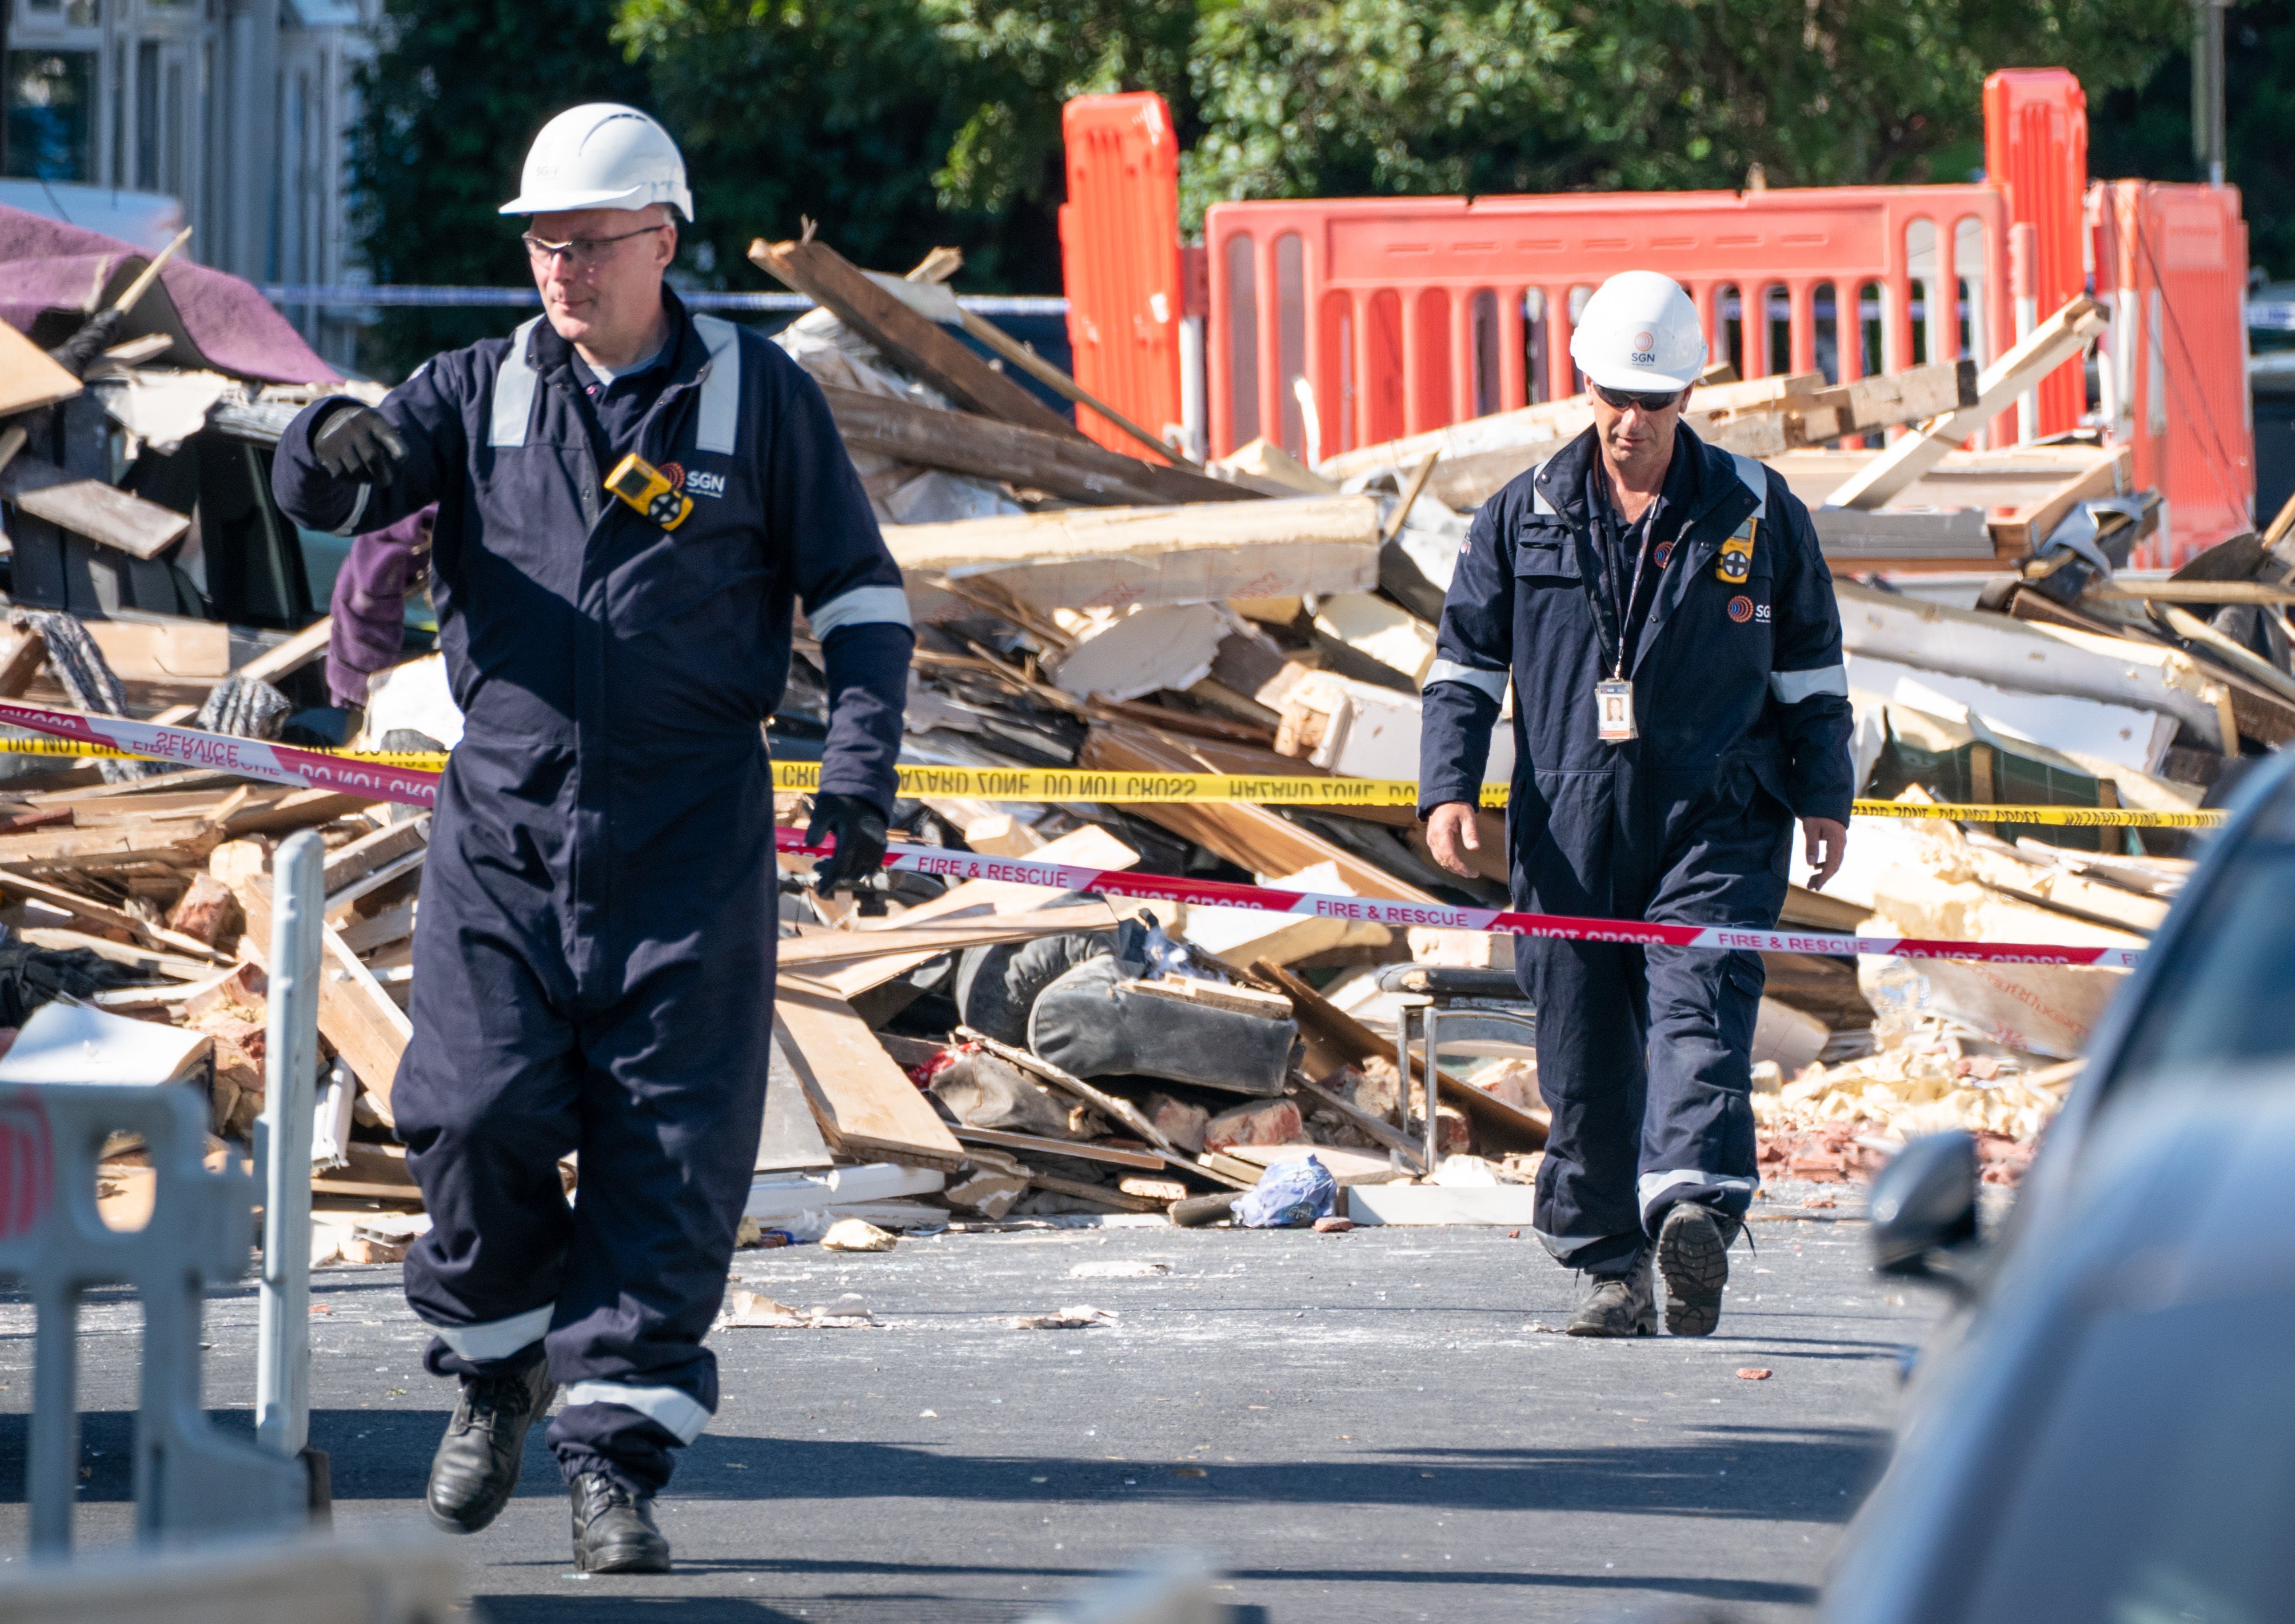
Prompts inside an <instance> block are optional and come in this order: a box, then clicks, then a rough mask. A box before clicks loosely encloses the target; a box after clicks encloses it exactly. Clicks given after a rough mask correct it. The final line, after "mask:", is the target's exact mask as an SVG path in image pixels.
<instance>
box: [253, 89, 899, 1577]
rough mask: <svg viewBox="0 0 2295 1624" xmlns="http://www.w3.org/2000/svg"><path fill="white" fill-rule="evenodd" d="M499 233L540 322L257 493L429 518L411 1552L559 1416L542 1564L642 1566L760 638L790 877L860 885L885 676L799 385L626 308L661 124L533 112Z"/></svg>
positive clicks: (733, 1026)
mask: <svg viewBox="0 0 2295 1624" xmlns="http://www.w3.org/2000/svg"><path fill="white" fill-rule="evenodd" d="M502 213H504V214H506V215H529V216H533V218H532V221H531V224H530V227H529V229H528V231H527V234H526V237H525V243H526V249H527V256H528V258H529V259H530V261H531V263H532V266H533V270H534V277H535V285H536V286H537V287H538V288H539V289H540V290H541V291H542V296H543V314H542V315H540V316H537V317H535V319H534V320H532V321H529V322H526V323H525V324H524V325H523V326H521V327H520V328H519V330H518V331H516V332H515V333H514V334H512V335H511V336H510V338H509V339H489V340H486V341H485V342H482V343H479V344H476V345H473V346H471V347H470V348H468V349H462V350H456V351H453V352H452V353H450V354H446V355H439V356H437V357H435V358H434V359H433V360H431V361H430V362H429V363H426V364H425V365H424V366H422V367H421V369H419V370H418V371H417V372H416V373H415V374H414V376H413V377H412V378H410V379H408V380H407V381H406V382H405V383H404V384H403V385H401V386H400V387H399V388H397V389H396V390H394V391H393V392H392V393H391V395H390V396H389V397H388V399H387V400H385V401H384V402H383V404H381V405H380V407H378V408H373V409H369V408H367V407H364V406H362V405H359V404H356V403H355V402H352V401H348V400H345V399H341V398H336V399H330V400H323V401H321V402H318V403H317V404H314V405H313V406H312V407H311V408H310V409H309V410H308V411H306V412H304V413H303V414H302V416H300V417H299V418H298V419H297V420H296V421H295V423H294V425H293V426H292V427H291V428H290V430H289V431H288V434H287V436H286V437H285V438H284V439H283V440H282V442H281V445H280V448H279V454H278V459H277V462H276V464H275V469H274V487H275V489H276V492H277V494H278V497H279V500H280V503H281V505H282V507H283V508H285V509H286V510H287V511H288V512H289V513H290V515H292V516H293V517H294V518H295V519H296V520H297V521H298V523H301V524H306V525H309V526H313V527H314V528H319V529H325V530H331V531H333V532H335V533H337V534H339V535H349V534H352V533H354V532H356V531H371V530H373V529H375V528H377V527H378V526H388V525H390V524H393V523H395V522H396V521H397V520H399V519H401V518H405V517H406V516H407V515H409V514H412V513H413V512H415V511H416V510H419V509H421V508H422V507H424V506H425V505H427V504H429V503H432V502H436V503H437V519H436V522H435V527H434V530H433V535H432V543H431V584H432V593H433V598H434V600H435V602H436V605H437V612H438V622H439V636H440V641H441V644H442V645H443V647H444V649H445V654H446V660H447V666H448V672H449V675H450V677H451V680H452V681H453V690H454V697H455V699H456V701H457V702H458V703H459V704H460V705H461V707H462V710H463V712H464V714H465V718H466V720H465V731H464V734H463V738H462V741H461V745H460V746H459V747H457V748H456V749H455V751H454V753H453V758H452V760H451V762H450V763H449V764H448V766H447V769H446V773H445V779H444V781H443V782H442V783H441V785H440V787H439V793H438V805H437V816H436V821H435V824H434V829H433V835H432V840H431V845H430V856H429V861H428V863H427V865H426V871H425V874H424V878H423V885H422V907H421V916H420V924H419V926H418V927H417V930H416V933H415V943H414V959H415V971H416V974H415V980H414V996H413V1002H412V1008H411V1010H410V1014H411V1016H412V1022H413V1027H414V1034H413V1041H412V1042H411V1043H410V1044H409V1046H408V1048H407V1051H406V1057H405V1059H404V1063H403V1064H402V1065H401V1066H400V1069H399V1073H398V1078H397V1081H396V1085H395V1086H394V1088H393V1089H392V1093H391V1104H392V1107H393V1110H394V1113H395V1114H396V1119H397V1131H398V1134H399V1137H400V1138H402V1139H404V1141H405V1143H406V1145H407V1148H408V1158H407V1160H408V1165H409V1167H410V1169H411V1170H412V1172H413V1175H414V1177H415V1179H417V1181H418V1182H420V1184H421V1187H422V1193H423V1197H424V1200H425V1201H426V1203H427V1204H428V1205H429V1211H430V1214H431V1220H432V1228H431V1229H430V1232H429V1235H427V1236H424V1237H423V1238H422V1240H421V1242H420V1243H418V1244H417V1245H416V1246H415V1247H414V1249H413V1250H412V1252H410V1253H409V1254H408V1257H407V1261H406V1294H407V1300H408V1302H410V1303H412V1306H413V1308H414V1310H415V1311H416V1313H417V1314H419V1315H420V1316H421V1318H423V1319H424V1320H425V1321H426V1322H428V1323H429V1326H431V1327H432V1329H433V1330H434V1331H435V1332H436V1333H437V1340H436V1341H434V1342H432V1343H431V1345H430V1350H429V1355H428V1359H427V1363H428V1366H429V1369H430V1370H431V1372H432V1373H433V1374H434V1375H453V1376H456V1377H459V1378H460V1379H461V1400H460V1402H459V1403H458V1405H457V1406H456V1408H455V1411H454V1417H453V1422H452V1423H451V1424H449V1426H448V1428H447V1432H446V1436H445V1440H443V1441H442V1442H441V1443H440V1445H439V1447H438V1452H437V1458H436V1460H435V1461H434V1462H433V1464H432V1466H431V1472H430V1485H429V1500H428V1505H429V1514H430V1517H431V1520H432V1521H433V1522H437V1524H439V1525H440V1526H442V1527H445V1528H447V1529H449V1530H454V1531H458V1532H463V1533H474V1532H476V1531H477V1530H479V1529H481V1528H484V1527H485V1526H486V1524H487V1523H488V1522H491V1521H493V1519H494V1516H495V1514H497V1513H499V1512H500V1511H501V1509H502V1506H503V1505H504V1504H505V1503H506V1502H507V1501H508V1500H509V1498H510V1492H511V1490H512V1489H514V1488H515V1487H516V1486H517V1482H518V1473H519V1457H520V1454H521V1452H522V1450H523V1448H524V1444H525V1440H526V1435H527V1429H528V1428H529V1426H530V1425H531V1424H533V1422H534V1420H535V1418H536V1417H537V1416H541V1415H542V1414H543V1413H544V1412H545V1411H546V1410H547V1409H548V1408H549V1406H550V1402H551V1397H552V1395H553V1392H554V1391H555V1390H556V1388H557V1387H559V1385H563V1387H564V1389H565V1396H566V1404H565V1408H563V1409H562V1410H561V1411H560V1412H559V1415H558V1416H557V1419H556V1420H555V1421H554V1422H553V1423H552V1424H551V1427H550V1432H549V1437H550V1444H551V1449H552V1450H553V1451H554V1452H555V1454H556V1455H557V1457H558V1462H559V1467H560V1469H561V1470H562V1471H563V1473H564V1474H565V1476H566V1479H567V1481H568V1485H569V1487H570V1489H571V1492H572V1498H573V1528H574V1556H575V1563H576V1566H577V1567H578V1568H581V1569H583V1570H585V1571H592V1572H616V1571H642V1572H658V1571H665V1570H666V1568H667V1567H668V1565H669V1554H670V1553H669V1545H668V1542H667V1541H666V1539H665V1538H663V1537H662V1535H661V1533H660V1531H659V1530H658V1529H657V1527H656V1525H655V1522H654V1520H653V1516H652V1511H651V1506H652V1499H653V1497H654V1496H655V1495H656V1494H657V1493H658V1492H659V1491H660V1489H662V1488H663V1486H664V1485H665V1484H666V1483H667V1481H669V1476H670V1471H671V1465H672V1459H673V1457H672V1451H673V1450H674V1449H676V1448H678V1447H680V1446H682V1445H685V1444H690V1443H691V1442H692V1441H693V1440H694V1439H695V1438H696V1437H697V1436H698V1435H699V1433H700V1432H701V1430H702V1428H703V1427H704V1426H705V1425H706V1424H707V1422H708V1420H709V1417H710V1416H711V1414H712V1412H714V1411H715V1408H716V1407H717V1371H716V1364H715V1359H714V1358H713V1357H712V1356H711V1355H710V1353H709V1352H708V1351H706V1349H704V1348H703V1347H702V1345H701V1338H702V1334H703V1333H704V1332H705V1331H706V1330H707V1328H708V1326H709V1324H710V1321H711V1320H712V1319H713V1318H715V1315H716V1311H717V1308H718V1304H719V1300H720V1297H721V1296H722V1294H723V1289H724V1283H725V1277H726V1269H727V1267H728V1264H729V1263H730V1261H731V1255H732V1250H733V1237H734V1232H735V1229H736V1228H737V1227H738V1225H739V1220H740V1213H741V1207H742V1204H743V1202H744V1200H745V1198H746V1196H747V1189H748V1183H749V1178H750V1170H751V1168H752V1166H753V1165H754V1162H755V1148H756V1143H757V1132H758V1124H759V1119H760V1115H761V1113H762V1107H763V1102H764V1084H765V1074H766V1066H767V1057H768V1052H769V1044H770V1041H771V1034H772V985H773V958H774V938H775V934H776V918H777V908H776V891H777V885H776V878H775V875H776V868H775V863H774V860H773V854H772V782H771V777H770V773H769V763H768V762H767V759H766V755H765V748H764V738H763V732H762V729H761V723H762V722H763V720H764V718H765V717H766V716H767V715H769V714H771V713H772V710H773V708H774V706H776V705H777V704H778V703H779V702H780V696H781V691H782V688H783V684H784V682H785V681H786V680H787V674H788V657H789V636H790V619H791V609H792V603H793V601H795V600H802V601H803V603H804V608H805V613H806V615H807V616H808V618H809V619H810V621H811V623H812V626H813V632H814V633H815V634H816V635H817V636H818V637H819V638H820V639H821V648H822V658H823V660H824V662H825V665H826V666H827V671H828V678H829V698H830V706H831V710H830V722H829V740H828V745H827V748H826V753H825V755H824V759H823V763H822V769H821V786H822V788H821V794H820V795H819V796H817V797H816V801H815V805H816V817H815V822H814V825H813V835H814V837H815V838H816V839H819V838H821V837H825V836H834V837H835V840H836V854H835V858H834V860H833V861H830V862H829V863H827V864H825V865H824V868H823V873H822V878H823V880H824V883H829V884H836V883H840V882H843V881H845V880H849V879H850V878H852V877H857V876H858V875H861V874H863V873H866V872H869V871H871V870H873V869H875V868H876V867H877V865H878V861H879V860H880V859H881V858H882V856H883V853H884V843H885V818H886V811H887V810H888V808H889V807H890V805H891V802H892V796H893V789H894V770H893V768H894V758H895V756H896V755H897V753H898V749H899V745H900V729H901V710H902V703H903V698H904V693H905V688H906V682H907V672H908V665H909V657H910V653H911V648H912V646H913V645H912V639H911V632H910V630H909V617H908V605H907V600H906V598H905V597H904V596H903V594H902V588H901V576H900V571H899V570H898V568H897V567H895V566H894V563H893V560H892V558H891V556H890V555H889V554H888V553H887V551H886V548H885V544H884V541H883V538H882V537H881V536H880V535H878V529H877V525H876V522H875V520H874V518H872V517H871V515H870V509H869V504H868V501H867V499H866V497H865V495H864V494H863V493H862V488H861V484H860V480H859V478H858V477H857V476H856V475H855V474H854V472H853V465H852V463H851V461H849V460H848V459H847V458H846V456H845V450H844V446H843V444H842V442H841V441H840V440H839V439H838V438H837V430H836V428H835V425H834V424H833V423H832V422H831V421H830V419H829V412H828V408H827V405H826V404H825V403H824V402H823V400H822V398H821V393H820V391H819V389H818V388H815V387H814V386H813V383H812V382H811V380H810V379H807V378H806V377H805V376H804V373H802V372H801V371H798V370H797V368H796V365H795V364H794V363H791V362H789V361H788V358H787V357H786V356H784V355H782V354H781V353H780V350H778V349H776V348H775V347H772V345H770V344H768V343H766V342H765V341H764V339H761V338H760V337H758V336H757V335H755V334H754V333H750V332H746V331H742V330H740V329H739V328H736V327H734V326H733V325H732V324H731V323H730V322H722V321H717V320H714V319H712V318H709V317H706V316H694V315H691V314H688V313H687V311H686V310H685V308H684V306H683V305H682V303H680V301H679V300H678V298H676V296H675V294H674V293H673V292H672V291H670V290H668V289H666V288H665V287H664V286H663V283H662V273H663V271H664V270H665V269H666V267H667V266H668V265H669V264H670V263H671V260H672V259H673V257H674V255H675V253H676V246H677V216H678V215H680V214H682V215H684V216H686V217H687V218H688V219H689V220H690V218H691V217H692V197H691V194H690V192H688V191H687V188H686V183H685V167H684V163H683V160H682V159H681V157H680V156H679V154H678V151H677V148H676V146H675V144H674V143H673V142H672V141H671V140H670V138H669V136H668V135H667V134H666V132H665V131H664V130H663V129H662V128H661V126H659V125H657V124H656V123H655V122H654V121H653V120H652V119H651V118H648V117H647V116H646V115H644V114H643V113H641V112H638V111H636V110H633V109H631V108H626V107H617V106H612V105H603V104H600V105H592V106H585V107H577V108H575V109H573V110H570V111H568V112H565V113H561V114H560V115H559V116H558V117H557V118H554V119H552V120H551V122H550V123H549V124H548V125H547V126H544V128H543V131H542V133H541V135H539V136H538V137H537V138H536V139H535V143H534V146H533V149H532V150H531V151H529V153H528V154H527V160H526V170H525V177H524V185H523V187H522V189H521V192H520V195H519V197H518V198H517V199H515V200H512V201H511V202H510V203H507V204H505V205H503V207H502ZM571 1153H578V1156H579V1166H580V1187H579V1193H578V1196H577V1197H576V1200H574V1201H573V1202H571V1203H570V1204H569V1202H568V1200H567V1198H566V1196H564V1194H563V1193H562V1188H561V1185H560V1182H559V1161H560V1158H562V1157H564V1156H566V1155H568V1154H571Z"/></svg>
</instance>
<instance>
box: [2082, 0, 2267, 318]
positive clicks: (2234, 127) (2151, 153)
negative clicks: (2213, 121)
mask: <svg viewBox="0 0 2295 1624" xmlns="http://www.w3.org/2000/svg"><path fill="white" fill-rule="evenodd" d="M2224 21H2225V28H2226V32H2225V37H2224V105H2225V110H2226V118H2225V120H2224V125H2225V127H2224V144H2225V146H2226V160H2225V165H2224V168H2225V174H2224V178H2225V179H2226V180H2227V181H2229V182H2230V183H2231V184H2233V185H2234V186H2236V187H2238V188H2239V189H2240V202H2241V207H2242V208H2243V209H2244V211H2245V213H2246V215H2247V252H2248V259H2249V262H2250V264H2252V265H2256V266H2258V267H2259V268H2260V269H2262V270H2263V271H2264V272H2265V273H2266V274H2267V275H2269V276H2271V277H2274V278H2275V279H2277V280H2279V281H2288V280H2291V279H2295V150H2291V149H2290V147H2289V144H2288V140H2287V132H2288V131H2289V130H2290V129H2295V0H2249V3H2248V4H2242V5H2237V6H2234V7H2233V8H2232V9H2231V10H2230V12H2227V13H2226V16H2225V19H2224ZM2087 167H2088V173H2089V174H2091V175H2095V176H2097V177H2098V178H2100V179H2116V178H2119V177H2120V176H2124V175H2141V176H2143V177H2144V178H2145V179H2147V180H2155V181H2181V180H2193V179H2196V178H2198V175H2197V174H2196V172H2195V166H2194V159H2193V153H2192V59H2191V53H2190V52H2189V51H2187V50H2177V51H2176V52H2173V53H2170V54H2168V56H2167V57H2166V58H2165V59H2164V60H2162V61H2161V62H2160V65H2159V68H2158V69H2157V70H2156V71H2154V72H2153V73H2152V75H2151V76H2150V78H2148V79H2146V80H2144V81H2143V82H2142V83H2140V84H2137V85H2131V86H2123V87H2121V88H2119V89H2117V90H2112V91H2110V92H2108V93H2106V94H2103V95H2102V96H2098V95H2095V94H2093V93H2091V94H2090V95H2089V97H2088V123H2087Z"/></svg>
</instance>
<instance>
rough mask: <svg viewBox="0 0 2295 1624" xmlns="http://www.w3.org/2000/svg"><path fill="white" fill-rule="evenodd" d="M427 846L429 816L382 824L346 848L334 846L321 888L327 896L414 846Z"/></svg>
mask: <svg viewBox="0 0 2295 1624" xmlns="http://www.w3.org/2000/svg"><path fill="white" fill-rule="evenodd" d="M429 843H430V814H429V812H424V813H423V814H422V815H421V817H419V818H409V819H408V820H406V821H405V822H404V823H386V824H384V825H383V826H382V827H381V828H379V829H376V830H375V831H374V832H373V833H372V834H368V835H361V836H359V837H358V838H357V839H356V840H354V841H352V842H351V843H350V844H349V845H342V846H338V847H336V848H335V849H334V850H333V851H331V852H330V853H327V864H326V869H325V871H324V874H325V877H324V880H323V884H322V886H321V888H322V889H323V891H324V892H325V893H326V894H328V895H330V896H331V895H333V894H335V893H336V892H338V891H340V890H341V889H342V888H343V887H344V886H345V885H349V884H350V883H351V882H352V881H353V880H355V879H359V878H361V877H364V876H366V875H369V874H372V873H373V872H374V871H375V870H376V869H379V868H380V867H382V866H383V865H384V864H385V863H389V862H396V861H397V860H398V859H400V858H402V857H404V856H405V855H406V853H409V852H412V851H413V850H414V849H415V848H416V847H418V846H426V845H429Z"/></svg>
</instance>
